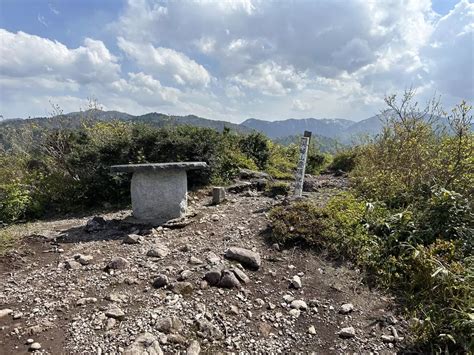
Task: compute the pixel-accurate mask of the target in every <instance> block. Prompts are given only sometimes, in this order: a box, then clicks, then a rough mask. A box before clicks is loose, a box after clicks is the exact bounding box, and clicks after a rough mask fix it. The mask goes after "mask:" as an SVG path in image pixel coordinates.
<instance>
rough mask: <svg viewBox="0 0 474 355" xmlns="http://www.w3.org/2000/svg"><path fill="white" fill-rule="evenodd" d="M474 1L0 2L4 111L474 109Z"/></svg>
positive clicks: (272, 116) (276, 115)
mask: <svg viewBox="0 0 474 355" xmlns="http://www.w3.org/2000/svg"><path fill="white" fill-rule="evenodd" d="M473 56H474V3H473V2H472V1H471V0H461V1H453V0H432V1H431V0H312V1H311V0H293V1H291V0H285V1H284V0H274V1H272V0H232V1H231V0H221V1H218V0H200V1H191V0H186V1H184V0H183V1H177V0H176V1H158V0H128V1H122V0H100V1H97V0H45V1H43V0H0V115H2V116H3V118H4V119H5V118H17V117H21V118H24V117H36V116H49V115H50V114H51V112H52V108H51V104H55V105H59V106H60V107H61V108H62V110H63V111H64V112H71V111H78V110H80V109H87V108H88V102H89V99H95V100H97V102H98V103H99V104H100V106H101V107H102V108H103V109H106V110H117V111H123V112H127V113H131V114H144V113H148V112H162V113H166V114H178V115H186V114H195V115H198V116H202V117H206V118H211V119H222V120H227V121H231V122H237V123H238V122H242V121H243V120H245V119H247V118H249V117H254V118H260V119H264V120H280V119H286V118H307V117H315V118H347V119H352V120H356V121H357V120H361V119H364V118H367V117H370V116H373V115H374V114H377V113H378V112H380V110H382V109H384V107H385V106H384V101H383V99H384V96H386V95H390V94H399V95H400V94H402V93H403V91H404V90H405V89H408V88H410V87H411V88H414V89H416V91H417V94H418V99H419V101H420V103H424V102H425V101H427V100H428V99H429V98H431V97H433V95H436V96H438V95H439V96H441V101H442V103H443V105H444V107H445V108H446V109H447V110H448V109H450V108H452V107H453V106H454V105H455V104H457V103H459V102H460V101H461V100H467V101H468V102H470V103H474V79H473V78H474V58H473Z"/></svg>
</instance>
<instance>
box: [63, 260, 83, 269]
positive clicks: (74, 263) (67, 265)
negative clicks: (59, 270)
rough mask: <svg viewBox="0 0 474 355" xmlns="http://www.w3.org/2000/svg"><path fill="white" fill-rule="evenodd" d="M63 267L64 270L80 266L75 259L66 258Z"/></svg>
mask: <svg viewBox="0 0 474 355" xmlns="http://www.w3.org/2000/svg"><path fill="white" fill-rule="evenodd" d="M64 268H65V269H66V270H78V269H80V268H81V264H79V263H78V262H77V261H76V260H66V261H65V262H64Z"/></svg>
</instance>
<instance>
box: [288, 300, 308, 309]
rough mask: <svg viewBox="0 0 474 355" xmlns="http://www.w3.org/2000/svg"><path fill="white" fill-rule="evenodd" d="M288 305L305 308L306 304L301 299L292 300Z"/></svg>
mask: <svg viewBox="0 0 474 355" xmlns="http://www.w3.org/2000/svg"><path fill="white" fill-rule="evenodd" d="M290 307H291V308H295V309H307V308H308V306H307V305H306V302H305V301H303V300H294V301H292V302H291V304H290Z"/></svg>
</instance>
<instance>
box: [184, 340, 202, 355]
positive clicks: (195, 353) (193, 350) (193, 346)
mask: <svg viewBox="0 0 474 355" xmlns="http://www.w3.org/2000/svg"><path fill="white" fill-rule="evenodd" d="M200 352H201V345H199V342H198V341H197V340H192V341H191V343H190V344H189V346H188V349H187V350H186V355H199V353H200Z"/></svg>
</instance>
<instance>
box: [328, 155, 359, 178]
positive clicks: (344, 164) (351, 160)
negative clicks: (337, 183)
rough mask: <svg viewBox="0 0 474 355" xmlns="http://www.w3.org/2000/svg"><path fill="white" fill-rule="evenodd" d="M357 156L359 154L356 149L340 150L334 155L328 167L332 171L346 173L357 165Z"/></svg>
mask: <svg viewBox="0 0 474 355" xmlns="http://www.w3.org/2000/svg"><path fill="white" fill-rule="evenodd" d="M356 157H357V154H356V151H355V150H354V149H351V150H344V151H341V152H338V153H337V154H336V155H335V156H334V158H333V161H332V162H331V164H330V165H329V167H328V169H329V170H331V171H343V172H346V173H348V172H351V171H352V169H354V167H355V165H356V163H355V161H356Z"/></svg>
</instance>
